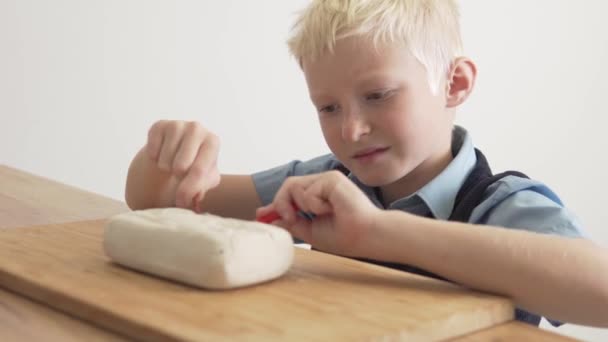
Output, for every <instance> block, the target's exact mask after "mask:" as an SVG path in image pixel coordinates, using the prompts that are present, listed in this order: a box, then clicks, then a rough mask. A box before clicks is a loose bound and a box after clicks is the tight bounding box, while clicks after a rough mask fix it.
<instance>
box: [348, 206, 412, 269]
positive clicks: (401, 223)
mask: <svg viewBox="0 0 608 342" xmlns="http://www.w3.org/2000/svg"><path fill="white" fill-rule="evenodd" d="M413 219H414V220H415V219H416V217H415V216H413V215H411V214H407V213H404V212H401V211H398V210H378V212H377V213H375V214H373V215H372V217H371V220H370V225H369V229H367V230H366V232H367V234H366V236H365V238H364V239H363V245H362V248H361V250H360V254H361V255H360V256H361V257H363V258H368V259H374V260H381V261H388V262H405V260H408V259H409V258H410V257H409V255H410V254H411V252H412V249H413V246H412V245H413V244H412V237H413V233H414V232H413V230H412V227H413V226H415V225H414V224H412V223H411V221H412V220H413Z"/></svg>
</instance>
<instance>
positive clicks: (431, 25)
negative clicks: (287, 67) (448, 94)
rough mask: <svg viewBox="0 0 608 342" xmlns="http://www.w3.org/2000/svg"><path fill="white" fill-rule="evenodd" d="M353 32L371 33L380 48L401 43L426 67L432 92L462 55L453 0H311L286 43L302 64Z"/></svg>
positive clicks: (456, 9) (368, 35) (455, 7)
mask: <svg viewBox="0 0 608 342" xmlns="http://www.w3.org/2000/svg"><path fill="white" fill-rule="evenodd" d="M351 36H365V37H368V38H371V39H372V41H373V42H374V45H375V46H376V48H378V45H379V43H385V44H387V43H388V44H395V43H396V44H403V46H405V47H406V48H408V49H409V51H410V52H411V53H412V55H413V56H414V57H415V58H416V59H417V60H418V61H419V62H420V63H421V64H422V65H423V66H424V67H425V68H426V70H427V74H428V80H429V85H430V87H431V89H432V90H433V91H436V90H437V89H438V86H439V84H440V82H441V78H442V77H445V75H446V73H447V72H448V70H449V68H450V66H451V63H452V61H453V59H454V58H456V57H459V56H460V55H461V54H462V41H461V38H460V27H459V12H458V5H457V4H456V1H455V0H313V1H312V3H311V4H310V5H309V6H308V7H307V8H306V9H304V11H302V12H301V13H300V15H299V18H298V19H297V21H296V23H295V24H294V26H293V28H292V33H291V37H290V38H289V40H288V42H287V43H288V46H289V50H290V52H291V54H292V55H293V56H294V57H295V58H296V59H297V60H298V61H299V62H300V64H302V63H303V60H308V61H314V60H315V59H317V58H319V57H320V56H322V55H323V54H324V53H327V52H330V53H332V52H333V49H334V46H335V44H336V41H338V40H340V39H343V38H347V37H351Z"/></svg>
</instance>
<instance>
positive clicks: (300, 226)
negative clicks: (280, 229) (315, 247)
mask: <svg viewBox="0 0 608 342" xmlns="http://www.w3.org/2000/svg"><path fill="white" fill-rule="evenodd" d="M286 229H287V231H288V232H289V233H290V234H291V235H292V236H293V237H295V238H297V239H299V240H302V241H304V242H306V243H308V244H311V245H312V242H313V241H312V229H313V228H312V223H311V222H310V221H308V220H305V219H302V218H298V219H297V220H296V221H295V222H294V223H292V224H290V225H288V226H287V228H286Z"/></svg>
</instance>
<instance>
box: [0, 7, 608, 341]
mask: <svg viewBox="0 0 608 342" xmlns="http://www.w3.org/2000/svg"><path fill="white" fill-rule="evenodd" d="M306 3H307V1H306V0H289V1H286V0H273V1H271V0H265V1H247V0H231V1H228V0H224V1H200V0H181V1H170V0H166V1H161V0H146V1H144V0H137V1H136V0H131V1H125V0H104V1H91V0H89V1H83V0H54V1H43V0H0V163H2V164H8V165H11V166H14V167H17V168H21V169H24V170H28V171H31V172H34V173H36V174H40V175H44V176H47V177H50V178H53V179H57V180H60V181H62V182H65V183H68V184H72V185H75V186H78V187H81V188H85V189H88V190H91V191H94V192H98V193H101V194H104V195H107V196H111V197H114V198H117V199H122V198H123V185H124V180H125V175H126V171H127V167H128V164H129V162H130V159H131V157H132V156H133V155H134V153H135V152H136V151H137V150H138V149H139V147H140V146H141V145H142V144H143V143H144V141H145V137H146V131H147V128H148V127H149V125H150V124H152V123H153V122H154V121H156V120H158V119H161V118H173V119H187V120H199V121H201V122H203V123H204V124H205V125H207V126H208V127H210V128H211V129H213V130H214V131H215V132H216V133H218V134H219V135H220V136H221V137H222V142H223V147H222V152H223V153H222V155H221V156H222V157H221V160H220V168H221V169H222V171H223V172H233V173H234V172H253V171H255V170H260V169H264V168H268V167H271V166H274V165H277V164H279V163H283V162H287V161H289V160H291V159H293V158H301V159H306V158H310V157H313V156H315V155H318V154H320V153H325V152H326V151H327V149H326V147H325V145H324V143H323V140H322V136H321V134H320V132H319V130H318V128H317V122H316V119H315V114H314V112H313V110H312V106H311V105H310V104H309V102H308V97H307V93H306V87H305V84H304V80H303V78H302V75H301V74H300V71H299V69H298V67H297V66H296V64H295V63H294V62H293V61H292V60H291V59H290V58H289V56H288V54H287V50H286V47H285V44H284V40H285V38H286V36H287V32H288V28H289V26H290V24H291V23H292V20H293V13H294V12H295V11H296V10H297V9H299V8H301V7H302V6H303V5H304V4H306ZM607 12H608V2H606V1H604V0H586V1H579V2H575V1H571V0H570V1H566V0H560V1H557V0H536V1H525V0H512V1H487V0H477V1H475V0H463V1H462V16H463V21H462V25H463V34H464V41H465V48H466V50H467V52H468V54H469V55H470V56H471V57H473V59H474V60H476V62H477V64H478V68H479V79H478V83H477V89H476V93H475V94H474V96H472V98H471V99H470V101H469V102H468V103H467V104H466V105H465V106H464V107H463V109H462V110H461V113H460V117H459V119H458V121H459V123H461V124H463V125H465V126H466V127H467V128H468V129H469V130H470V131H471V132H472V133H473V136H474V140H475V142H476V143H477V145H478V146H479V147H481V148H482V149H483V150H484V151H485V152H486V154H487V155H488V156H489V159H490V161H491V163H492V164H493V165H494V168H495V169H496V170H504V169H519V170H523V171H525V172H527V173H528V174H529V175H531V176H533V177H534V178H537V179H540V180H543V181H545V182H546V183H547V184H549V185H550V186H552V187H553V188H554V190H556V191H557V192H558V193H559V194H560V195H561V197H562V198H563V199H564V201H565V202H566V204H567V205H568V206H569V207H571V208H572V209H573V210H574V211H575V212H577V213H578V214H579V216H580V217H581V219H582V220H583V222H585V224H586V225H587V227H588V230H589V232H590V233H591V234H592V235H593V236H594V237H595V238H596V239H597V240H598V241H600V242H601V243H603V244H606V245H608V230H606V229H605V225H604V223H605V220H606V215H605V211H604V210H603V205H604V203H605V197H604V196H603V195H604V194H606V193H608V186H607V183H606V181H605V180H604V177H603V176H604V173H605V172H606V165H607V163H608V160H607V157H606V155H607V154H606V153H604V151H603V150H602V149H603V148H605V147H606V146H607V144H606V143H607V142H608V138H607V137H606V134H605V126H606V124H607V123H608V120H607V119H606V117H605V114H606V110H605V107H604V100H605V98H606V96H607V94H608V85H607V82H606V80H608V67H606V64H605V61H606V60H608V35H607V34H606V32H608V21H606V20H604V18H603V16H604V14H605V13H607ZM558 331H560V332H561V333H567V334H573V335H575V336H578V337H580V338H583V339H586V340H597V341H600V340H608V332H607V331H606V330H603V331H600V330H598V329H595V330H594V329H588V328H580V327H576V326H570V325H567V326H565V327H562V328H560V329H559V330H558Z"/></svg>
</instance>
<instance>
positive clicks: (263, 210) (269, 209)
mask: <svg viewBox="0 0 608 342" xmlns="http://www.w3.org/2000/svg"><path fill="white" fill-rule="evenodd" d="M273 212H276V210H275V208H274V205H273V204H272V203H270V204H268V205H265V206H262V207H259V208H257V209H256V210H255V218H256V220H258V219H260V218H261V217H264V216H266V215H269V214H271V213H273Z"/></svg>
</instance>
